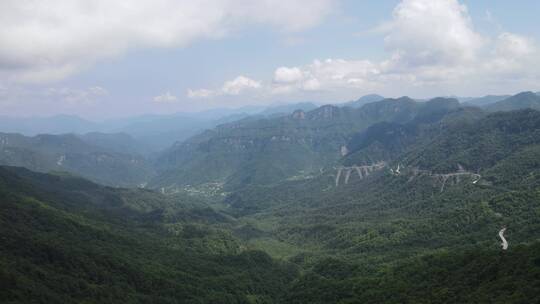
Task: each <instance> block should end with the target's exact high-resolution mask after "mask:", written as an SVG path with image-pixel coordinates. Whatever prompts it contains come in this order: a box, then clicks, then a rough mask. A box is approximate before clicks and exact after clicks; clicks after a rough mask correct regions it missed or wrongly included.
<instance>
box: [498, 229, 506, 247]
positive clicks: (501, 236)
mask: <svg viewBox="0 0 540 304" xmlns="http://www.w3.org/2000/svg"><path fill="white" fill-rule="evenodd" d="M505 230H506V228H503V229H501V230H500V231H499V237H500V238H501V241H502V243H501V246H502V249H503V250H506V249H508V242H507V241H506V239H505V238H504V231H505Z"/></svg>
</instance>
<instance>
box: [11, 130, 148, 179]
mask: <svg viewBox="0 0 540 304" xmlns="http://www.w3.org/2000/svg"><path fill="white" fill-rule="evenodd" d="M119 137H120V139H122V140H119ZM87 140H88V142H87ZM130 145H135V143H133V141H132V140H131V139H130V138H129V137H128V139H126V138H125V136H122V135H115V136H114V135H105V134H87V135H84V136H76V135H72V134H66V135H47V134H42V135H36V136H34V137H27V136H23V135H20V134H13V133H0V164H2V165H12V166H22V167H26V168H28V169H30V170H34V171H40V172H49V171H67V172H71V173H74V174H77V175H80V176H84V177H86V178H89V179H92V180H94V181H96V182H99V183H103V184H107V185H113V186H137V185H139V184H141V183H144V182H146V181H147V180H148V179H149V178H150V177H151V176H152V175H153V169H152V166H151V165H150V164H149V163H148V162H147V161H146V159H145V158H143V157H142V156H140V155H139V154H137V151H133V152H131V153H130V148H129V147H130Z"/></svg>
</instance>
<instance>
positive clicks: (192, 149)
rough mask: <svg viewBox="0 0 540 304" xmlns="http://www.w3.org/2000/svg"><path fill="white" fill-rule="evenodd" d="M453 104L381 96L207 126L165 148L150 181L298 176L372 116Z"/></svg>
mask: <svg viewBox="0 0 540 304" xmlns="http://www.w3.org/2000/svg"><path fill="white" fill-rule="evenodd" d="M457 107H459V104H458V102H457V101H456V100H452V99H442V98H441V99H435V100H433V101H430V102H426V103H419V102H415V101H413V100H411V99H410V98H407V97H403V98H399V99H385V100H382V101H379V102H374V103H370V104H366V105H364V106H363V107H362V108H360V109H353V108H348V107H344V108H339V107H335V106H331V105H327V106H322V107H320V108H318V109H315V110H312V111H309V112H304V111H296V112H294V113H292V114H291V115H289V116H287V117H279V118H274V119H261V120H256V121H253V120H245V121H238V122H235V123H230V124H225V125H221V126H219V127H217V128H215V129H213V130H208V131H206V132H204V133H203V134H201V135H199V136H195V137H193V138H191V139H189V140H187V141H185V142H183V143H179V144H177V145H175V146H174V147H172V148H171V149H169V150H168V151H166V152H165V153H164V154H163V155H162V156H161V157H160V158H159V160H158V163H159V165H158V170H159V171H160V172H161V173H160V174H159V175H158V177H157V178H155V179H154V180H153V181H152V183H151V185H152V186H154V187H158V186H159V187H166V188H170V189H176V188H178V186H185V185H200V184H204V183H221V184H224V185H225V188H226V189H236V188H239V187H243V186H246V185H256V184H271V183H275V182H279V181H282V180H285V179H304V178H309V177H311V176H313V175H316V174H319V172H320V170H321V169H323V168H325V167H326V166H328V165H331V164H334V163H335V162H336V161H337V160H339V159H340V158H341V157H342V156H343V155H344V154H346V153H347V151H346V148H345V146H346V144H347V142H348V141H349V140H350V139H351V137H352V136H353V135H354V134H355V133H357V132H359V131H361V130H364V129H365V128H367V127H369V126H371V125H372V124H374V123H377V122H383V121H387V122H395V123H405V122H407V121H410V120H412V119H414V118H415V117H417V116H421V115H424V114H425V113H429V112H432V111H447V110H449V109H454V108H457Z"/></svg>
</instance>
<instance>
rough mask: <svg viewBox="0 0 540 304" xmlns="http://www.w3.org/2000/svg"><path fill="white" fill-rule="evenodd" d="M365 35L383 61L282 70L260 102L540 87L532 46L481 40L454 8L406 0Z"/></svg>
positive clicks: (506, 38)
mask: <svg viewBox="0 0 540 304" xmlns="http://www.w3.org/2000/svg"><path fill="white" fill-rule="evenodd" d="M369 32H371V33H372V34H373V33H377V34H378V35H382V39H384V45H385V51H386V52H387V53H388V56H387V58H386V59H384V60H381V61H373V60H370V59H356V60H354V59H353V60H345V59H334V58H330V59H326V60H314V61H313V62H312V63H310V64H307V65H303V66H288V67H287V66H281V67H278V68H276V70H275V71H274V73H273V76H272V80H271V81H267V82H266V83H264V84H263V85H261V86H260V87H259V88H258V94H266V95H268V96H272V95H276V94H289V95H294V94H296V95H294V96H298V94H302V93H309V92H314V91H316V92H319V93H322V92H340V91H344V90H352V91H356V92H364V93H368V92H374V91H377V92H382V93H385V92H387V91H390V90H391V89H390V88H399V89H400V90H403V89H404V88H423V89H424V90H425V89H426V88H427V89H429V88H435V89H434V91H436V92H438V93H437V94H440V93H441V88H466V87H467V86H476V87H478V88H480V89H482V90H488V89H489V88H498V87H501V86H502V87H506V85H508V84H509V83H519V84H520V85H523V86H527V85H528V86H534V85H540V69H538V67H540V50H539V48H538V46H537V44H536V43H535V42H534V41H533V40H532V39H530V38H528V37H525V36H521V35H519V34H516V33H510V32H501V33H499V34H498V35H497V36H494V37H490V36H484V35H482V34H480V33H479V32H477V31H476V30H475V28H474V25H473V21H472V20H471V17H470V15H469V13H468V10H467V7H466V6H465V5H462V4H460V3H459V2H458V1H457V0H437V1H434V0H403V1H401V2H400V3H399V4H398V5H397V6H396V7H395V8H394V10H393V12H392V15H391V19H390V20H389V21H387V22H385V23H383V24H381V25H380V26H378V27H377V28H376V29H374V30H372V31H369ZM351 39H353V38H351ZM484 93H485V91H484ZM198 97H213V95H208V96H203V95H202V94H201V95H200V96H198Z"/></svg>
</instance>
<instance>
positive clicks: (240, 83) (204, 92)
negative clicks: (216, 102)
mask: <svg viewBox="0 0 540 304" xmlns="http://www.w3.org/2000/svg"><path fill="white" fill-rule="evenodd" d="M260 88H262V85H261V83H260V82H259V81H256V80H253V79H251V78H249V77H246V76H242V75H240V76H238V77H236V78H234V79H233V80H229V81H226V82H225V83H224V84H223V85H222V86H221V88H220V89H218V90H209V89H198V90H192V89H188V92H187V96H188V97H189V98H208V97H214V96H223V95H238V94H240V93H243V92H246V91H248V92H253V91H255V90H258V89H260Z"/></svg>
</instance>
